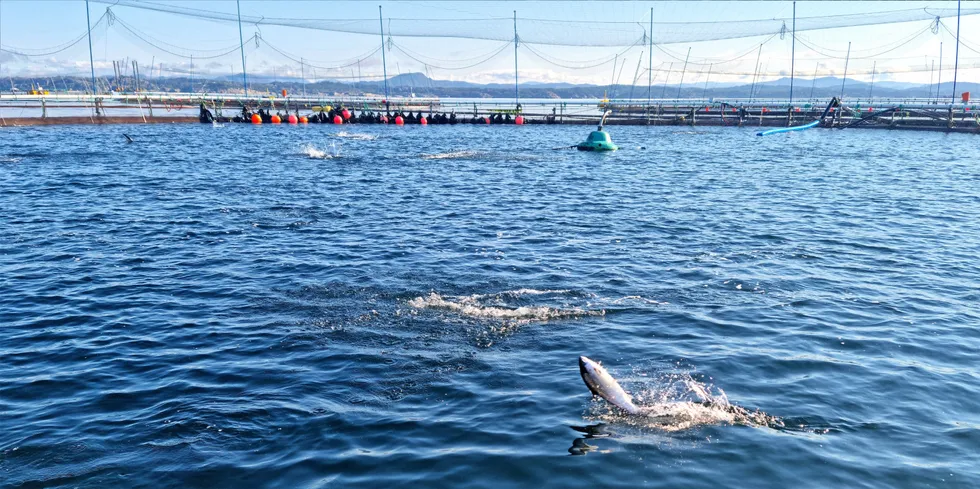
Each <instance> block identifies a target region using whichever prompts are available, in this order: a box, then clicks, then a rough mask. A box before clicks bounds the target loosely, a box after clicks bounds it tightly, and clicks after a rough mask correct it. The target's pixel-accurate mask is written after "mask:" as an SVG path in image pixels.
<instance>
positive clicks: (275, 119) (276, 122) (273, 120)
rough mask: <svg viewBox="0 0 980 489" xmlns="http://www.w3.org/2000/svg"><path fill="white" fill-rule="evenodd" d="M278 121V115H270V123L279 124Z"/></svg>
mask: <svg viewBox="0 0 980 489" xmlns="http://www.w3.org/2000/svg"><path fill="white" fill-rule="evenodd" d="M280 122H282V119H280V118H279V116H277V115H274V116H272V123H273V124H279V123H280Z"/></svg>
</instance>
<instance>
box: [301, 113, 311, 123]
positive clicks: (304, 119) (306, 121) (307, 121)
mask: <svg viewBox="0 0 980 489" xmlns="http://www.w3.org/2000/svg"><path fill="white" fill-rule="evenodd" d="M299 122H300V124H309V123H310V120H309V119H308V118H307V117H306V116H305V115H304V116H302V117H300V118H299Z"/></svg>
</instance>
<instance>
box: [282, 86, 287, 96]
mask: <svg viewBox="0 0 980 489" xmlns="http://www.w3.org/2000/svg"><path fill="white" fill-rule="evenodd" d="M282 96H283V97H285V96H286V89H285V88H283V89H282Z"/></svg>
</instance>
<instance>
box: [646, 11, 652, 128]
mask: <svg viewBox="0 0 980 489" xmlns="http://www.w3.org/2000/svg"><path fill="white" fill-rule="evenodd" d="M652 89H653V7H650V57H649V58H648V60H647V124H650V100H651V98H650V94H651V90H652Z"/></svg>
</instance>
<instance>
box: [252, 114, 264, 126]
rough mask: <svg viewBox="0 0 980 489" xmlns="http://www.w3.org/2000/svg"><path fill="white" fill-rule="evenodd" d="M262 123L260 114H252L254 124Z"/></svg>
mask: <svg viewBox="0 0 980 489" xmlns="http://www.w3.org/2000/svg"><path fill="white" fill-rule="evenodd" d="M261 123H262V116H260V115H258V114H252V124H261Z"/></svg>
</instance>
